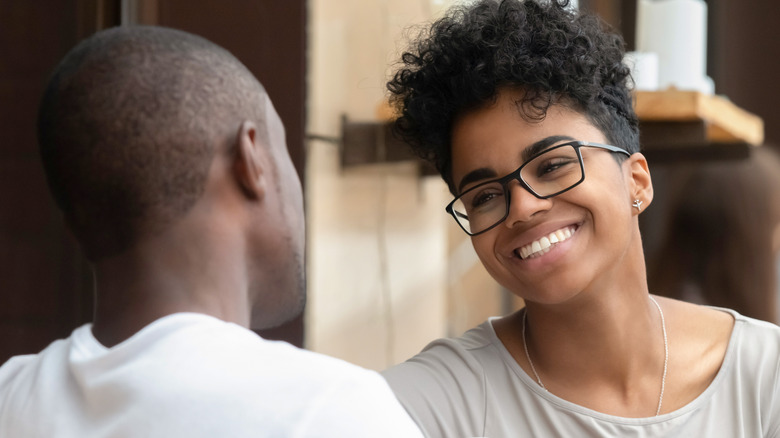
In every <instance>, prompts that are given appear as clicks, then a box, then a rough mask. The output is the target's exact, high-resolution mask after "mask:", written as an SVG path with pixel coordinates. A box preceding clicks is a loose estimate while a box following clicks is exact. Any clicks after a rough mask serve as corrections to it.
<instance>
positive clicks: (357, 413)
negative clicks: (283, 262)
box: [0, 313, 419, 438]
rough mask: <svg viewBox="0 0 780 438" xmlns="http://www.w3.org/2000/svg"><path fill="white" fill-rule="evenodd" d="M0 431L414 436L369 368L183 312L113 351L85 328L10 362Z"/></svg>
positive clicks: (1, 374) (0, 403)
mask: <svg viewBox="0 0 780 438" xmlns="http://www.w3.org/2000/svg"><path fill="white" fill-rule="evenodd" d="M43 413H45V414H43ZM366 431H372V432H371V433H370V434H369V435H366V433H367V432H366ZM0 436H3V437H26V438H27V437H29V438H33V437H52V436H57V437H80V438H82V437H93V436H101V437H103V436H125V437H126V436H160V437H173V436H187V437H199V436H203V437H214V436H230V437H242V436H247V437H249V436H251V437H296V436H322V437H328V436H333V437H343V436H394V437H414V436H419V432H418V431H417V429H416V427H415V426H414V425H413V423H412V421H411V419H409V417H408V415H407V414H406V412H405V411H403V408H401V407H400V405H399V404H398V403H397V402H396V400H395V398H394V396H393V394H392V393H391V392H390V389H389V387H388V386H387V384H386V383H385V382H384V380H383V379H382V378H381V377H380V376H379V375H378V374H376V373H374V372H371V371H366V370H362V369H360V368H358V367H355V366H353V365H350V364H347V363H345V362H342V361H339V360H336V359H332V358H328V357H325V356H321V355H317V354H314V353H310V352H306V351H303V350H300V349H297V348H295V347H293V346H291V345H289V344H286V343H283V342H275V341H267V340H264V339H262V338H260V337H258V336H257V335H255V334H254V333H253V332H251V331H249V330H246V329H244V328H242V327H240V326H238V325H235V324H232V323H226V322H224V321H221V320H218V319H216V318H213V317H210V316H206V315H202V314H196V313H179V314H174V315H170V316H167V317H164V318H161V319H159V320H157V321H155V322H154V323H152V324H150V325H149V326H147V327H145V328H144V329H142V330H141V331H140V332H138V333H136V334H135V335H134V336H132V337H131V338H129V339H127V340H126V341H125V342H123V343H121V344H119V345H117V346H115V347H113V348H111V349H107V348H105V347H103V346H102V345H100V343H99V342H97V340H95V338H94V337H93V336H92V334H91V331H90V326H89V325H86V326H82V327H80V328H79V329H77V330H76V331H74V333H73V335H72V336H71V337H70V338H68V339H66V340H60V341H57V342H55V343H53V344H52V345H50V346H49V347H48V348H47V349H45V350H44V351H43V352H41V353H40V354H38V355H31V356H21V357H17V358H14V359H12V360H11V361H9V362H8V363H6V364H5V365H4V366H3V367H2V368H0Z"/></svg>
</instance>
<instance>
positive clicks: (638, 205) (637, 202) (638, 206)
mask: <svg viewBox="0 0 780 438" xmlns="http://www.w3.org/2000/svg"><path fill="white" fill-rule="evenodd" d="M642 202H643V201H640V200H639V199H634V203H633V204H631V206H632V207H634V208H636V209H637V210H641V209H642Z"/></svg>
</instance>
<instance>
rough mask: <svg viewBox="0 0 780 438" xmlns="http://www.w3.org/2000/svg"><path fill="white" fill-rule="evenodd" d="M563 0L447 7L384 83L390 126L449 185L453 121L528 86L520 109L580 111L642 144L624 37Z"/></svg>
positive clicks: (619, 137)
mask: <svg viewBox="0 0 780 438" xmlns="http://www.w3.org/2000/svg"><path fill="white" fill-rule="evenodd" d="M567 5H568V1H566V0H551V1H545V0H525V1H523V0H478V1H475V2H469V3H467V4H464V5H462V6H456V7H454V8H452V9H451V10H450V11H449V12H448V13H447V15H445V16H444V17H443V18H441V19H439V20H438V21H436V22H435V23H434V24H433V25H432V26H431V27H430V29H428V30H426V31H424V32H423V33H421V35H420V36H419V37H418V38H417V39H416V40H415V41H413V42H412V45H411V47H410V49H409V51H408V52H406V53H404V54H403V56H402V58H401V64H400V66H399V67H398V70H397V72H396V74H395V76H394V77H393V79H392V80H390V82H389V83H388V85H387V87H388V89H389V90H390V93H391V96H390V100H391V103H392V104H393V105H394V106H395V108H396V109H397V111H398V113H399V118H398V120H397V122H396V128H397V129H398V130H399V131H400V133H401V134H402V135H403V136H404V138H405V139H406V140H407V141H408V142H409V143H410V144H411V145H412V146H413V147H414V149H415V151H416V152H417V153H418V154H419V155H420V156H422V157H423V158H426V159H428V160H430V161H432V162H433V164H434V165H435V166H436V168H437V169H438V170H439V172H440V173H441V175H442V177H443V178H444V180H445V181H446V182H447V183H448V184H449V186H450V190H452V191H453V193H455V187H454V186H453V182H452V178H451V172H452V169H451V164H452V163H451V158H450V146H451V145H450V142H451V138H450V135H451V130H452V127H453V124H454V122H455V120H456V119H457V118H458V117H459V116H462V115H463V114H465V113H468V112H470V111H473V110H475V109H479V108H483V107H485V106H487V105H490V104H492V103H494V102H495V101H496V98H497V96H498V95H499V92H500V91H501V90H502V89H506V88H515V89H519V90H522V91H524V98H523V99H521V100H520V101H518V102H517V108H518V111H519V112H520V113H521V115H522V116H523V117H524V118H526V119H528V120H542V119H543V118H544V117H545V115H546V112H547V110H548V108H550V106H551V105H555V104H561V105H564V106H568V107H570V108H571V109H574V110H575V111H577V112H580V113H582V114H583V115H585V116H586V117H587V118H588V120H590V122H591V123H592V124H593V125H594V126H596V127H597V128H598V129H599V130H601V131H602V132H603V133H604V135H605V136H606V138H607V140H608V141H609V142H610V143H611V144H614V145H616V146H619V147H621V148H624V149H626V150H627V151H628V152H629V153H634V152H638V150H639V131H638V120H637V117H636V115H635V114H634V111H633V108H632V102H631V96H630V93H629V89H628V87H627V84H626V78H627V77H628V75H629V69H628V68H627V67H626V66H625V65H623V63H622V58H623V51H624V48H623V41H622V39H621V38H620V37H619V36H618V35H615V34H612V33H609V32H607V31H605V29H604V28H603V27H602V25H601V23H600V22H599V21H598V19H597V18H595V17H592V16H581V15H578V14H577V13H576V12H575V11H572V10H571V9H570V8H568V7H567Z"/></svg>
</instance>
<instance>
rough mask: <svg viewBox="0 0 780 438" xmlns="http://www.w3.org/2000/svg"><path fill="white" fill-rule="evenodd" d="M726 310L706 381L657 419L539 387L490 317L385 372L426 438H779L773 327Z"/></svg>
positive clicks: (779, 366)
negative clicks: (721, 351) (724, 333)
mask: <svg viewBox="0 0 780 438" xmlns="http://www.w3.org/2000/svg"><path fill="white" fill-rule="evenodd" d="M721 310H723V309H721ZM729 312H730V313H731V314H733V315H734V318H735V321H736V322H735V324H734V330H733V332H732V334H731V338H730V340H729V345H728V349H727V352H726V356H725V359H724V362H723V365H722V366H721V368H720V371H719V372H718V374H717V376H716V377H715V379H714V380H713V382H712V383H711V384H710V386H709V387H708V388H707V389H706V390H705V391H704V392H703V393H702V394H701V395H700V396H699V397H698V398H696V399H695V400H694V401H692V402H691V403H689V404H688V405H686V406H684V407H683V408H681V409H678V410H676V411H674V412H670V413H668V414H662V415H660V416H658V417H649V418H623V417H617V416H613V415H606V414H602V413H600V412H596V411H593V410H591V409H587V408H585V407H582V406H579V405H576V404H574V403H571V402H568V401H566V400H563V399H561V398H559V397H556V396H555V395H554V394H551V393H549V392H547V391H545V390H544V389H542V388H541V387H540V386H539V385H538V384H536V382H534V381H533V380H532V379H531V377H529V376H528V375H527V374H526V373H525V372H524V371H523V369H522V368H520V366H519V365H518V364H517V362H516V361H515V360H514V359H513V358H512V356H511V355H510V353H509V351H507V349H506V348H505V347H504V345H503V344H502V343H501V341H500V340H499V339H498V337H497V336H496V333H495V331H494V330H493V326H492V324H491V322H490V320H489V321H487V322H485V323H483V324H481V325H480V326H478V327H476V328H474V329H472V330H470V331H468V332H466V333H465V334H464V335H463V336H462V337H460V338H456V339H442V340H438V341H435V342H433V343H431V344H430V345H429V346H427V347H426V348H425V349H424V350H423V352H421V353H420V354H418V355H417V356H415V357H413V358H411V359H410V360H409V361H407V362H404V363H402V364H399V365H396V366H395V367H392V368H390V369H389V370H387V371H385V372H384V373H383V375H384V377H385V378H386V379H387V380H388V382H389V383H390V387H392V388H393V390H394V391H395V393H396V395H397V396H398V398H399V399H400V400H401V403H402V404H403V405H404V407H406V409H407V411H409V413H410V414H411V415H412V418H414V419H415V421H417V423H418V424H419V425H420V426H421V427H422V429H423V432H424V433H425V434H426V436H428V437H447V438H462V437H490V438H502V437H520V436H527V437H578V438H580V437H599V438H601V437H636V438H643V437H680V438H689V437H708V438H719V437H723V438H740V437H745V438H758V437H780V383H779V382H780V328H779V327H777V326H775V325H773V324H769V323H766V322H763V321H758V320H755V319H751V318H747V317H744V316H742V315H739V314H737V313H736V312H733V311H729ZM670 372H674V370H670Z"/></svg>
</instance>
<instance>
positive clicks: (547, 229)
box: [509, 222, 582, 259]
mask: <svg viewBox="0 0 780 438" xmlns="http://www.w3.org/2000/svg"><path fill="white" fill-rule="evenodd" d="M581 225H582V222H558V223H556V224H548V225H546V226H544V227H543V228H537V229H535V230H532V231H531V232H532V233H533V234H529V232H526V233H523V234H524V236H521V239H522V240H521V241H522V242H523V243H522V244H513V245H512V246H511V247H510V248H509V249H510V255H511V256H512V257H517V258H520V259H522V257H520V252H521V250H522V248H524V247H526V246H529V245H532V244H533V243H534V242H538V241H540V240H541V239H542V238H543V237H546V238H548V239H549V236H550V234H552V233H555V232H557V231H559V230H564V229H566V228H569V229H571V233H572V235H573V234H574V233H576V231H577V230H578V229H579V228H580V226H581ZM517 240H520V239H517ZM564 240H568V237H567V238H566V239H564Z"/></svg>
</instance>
